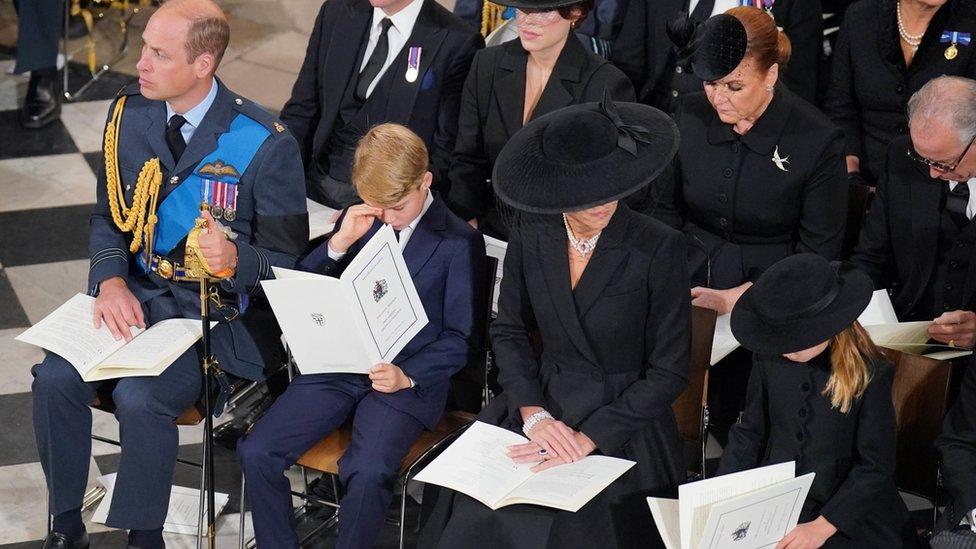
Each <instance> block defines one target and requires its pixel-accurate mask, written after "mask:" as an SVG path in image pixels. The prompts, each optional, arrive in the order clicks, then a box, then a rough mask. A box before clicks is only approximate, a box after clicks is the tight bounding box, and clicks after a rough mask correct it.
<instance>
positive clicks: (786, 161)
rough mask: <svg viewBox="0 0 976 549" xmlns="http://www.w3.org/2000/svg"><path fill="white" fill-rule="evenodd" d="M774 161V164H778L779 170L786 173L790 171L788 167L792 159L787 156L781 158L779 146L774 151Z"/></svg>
mask: <svg viewBox="0 0 976 549" xmlns="http://www.w3.org/2000/svg"><path fill="white" fill-rule="evenodd" d="M772 160H773V164H776V167H777V168H779V169H781V170H783V171H784V172H788V171H790V170H789V168H787V167H786V165H787V164H789V163H790V157H789V156H786V157H782V158H781V157H780V156H779V145H777V146H776V149H775V150H774V151H773V159H772Z"/></svg>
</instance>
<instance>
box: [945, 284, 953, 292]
mask: <svg viewBox="0 0 976 549" xmlns="http://www.w3.org/2000/svg"><path fill="white" fill-rule="evenodd" d="M945 289H946V291H948V292H951V291H952V284H946V285H945Z"/></svg>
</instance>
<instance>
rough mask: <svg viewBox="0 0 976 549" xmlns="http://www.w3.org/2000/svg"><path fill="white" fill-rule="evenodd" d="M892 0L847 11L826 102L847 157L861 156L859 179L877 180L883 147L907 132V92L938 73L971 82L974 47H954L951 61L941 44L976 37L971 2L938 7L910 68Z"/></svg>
mask: <svg viewBox="0 0 976 549" xmlns="http://www.w3.org/2000/svg"><path fill="white" fill-rule="evenodd" d="M895 1H896V0H861V1H860V2H857V3H855V4H852V5H851V7H849V8H848V9H847V13H846V14H845V16H844V24H843V26H842V27H841V30H840V37H839V38H838V41H837V48H836V49H835V50H834V59H833V79H832V82H831V85H830V88H829V91H828V93H827V100H826V102H825V104H824V110H825V112H826V113H827V114H828V115H829V116H830V118H831V119H833V120H834V122H836V123H837V124H838V125H839V126H840V127H841V129H843V130H844V134H845V136H846V138H847V154H848V155H853V156H857V157H859V158H860V160H861V172H862V175H864V177H865V178H866V179H867V180H868V181H869V182H871V183H874V182H875V181H876V180H877V179H878V178H879V177H881V171H882V169H883V164H884V157H885V150H886V149H887V147H888V144H889V143H890V142H891V140H892V139H894V138H895V137H897V136H899V135H905V134H907V132H908V121H907V119H906V118H905V108H906V106H907V105H908V99H909V98H910V97H911V96H912V94H913V93H915V92H916V91H918V89H919V88H921V87H922V85H924V84H925V83H926V82H928V81H929V80H931V79H932V78H935V77H936V76H941V75H943V74H949V75H959V76H966V77H969V78H974V77H976V55H974V54H973V49H974V48H976V44H973V45H970V46H963V45H959V46H958V50H959V54H958V56H957V57H956V58H955V59H953V60H951V61H950V60H948V59H946V58H945V55H944V54H945V50H946V47H947V46H948V44H941V43H939V38H940V36H941V34H942V31H943V30H950V31H962V32H968V33H972V34H973V37H974V38H976V8H974V7H973V6H972V2H971V1H970V0H963V1H959V0H949V1H948V2H947V3H946V4H945V5H943V6H942V7H941V8H940V9H939V11H938V13H936V15H935V17H934V18H933V19H932V22H931V23H930V24H929V28H928V31H926V33H925V36H924V37H923V38H922V44H921V45H920V46H919V48H918V51H917V52H916V53H915V58H914V60H913V61H912V64H911V66H909V67H906V66H905V58H904V56H903V55H902V51H901V45H900V38H899V36H898V27H897V17H896V14H895Z"/></svg>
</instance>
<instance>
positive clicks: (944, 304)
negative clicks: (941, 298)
mask: <svg viewBox="0 0 976 549" xmlns="http://www.w3.org/2000/svg"><path fill="white" fill-rule="evenodd" d="M942 310H943V311H950V310H952V307H951V306H950V305H949V304H948V303H943V304H942Z"/></svg>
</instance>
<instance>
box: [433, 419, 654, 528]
mask: <svg viewBox="0 0 976 549" xmlns="http://www.w3.org/2000/svg"><path fill="white" fill-rule="evenodd" d="M526 442H529V439H527V438H525V437H523V436H521V435H518V434H516V433H513V432H512V431H509V430H507V429H502V428H501V427H495V426H494V425H489V424H487V423H482V422H480V421H476V422H474V424H472V425H471V427H469V428H468V429H467V430H466V431H465V432H464V434H462V435H461V436H460V437H458V439H457V440H455V441H454V443H453V444H451V445H450V446H449V447H448V448H447V450H445V451H444V453H442V454H441V455H439V456H437V458H436V459H434V461H432V462H431V463H430V465H428V466H427V467H425V468H424V470H423V471H421V472H420V474H418V475H417V476H416V477H414V479H415V480H419V481H421V482H427V483H429V484H436V485H438V486H444V487H446V488H450V489H452V490H456V491H458V492H462V493H464V494H467V495H469V496H471V497H472V498H474V499H476V500H478V501H480V502H481V503H484V504H485V505H486V506H488V507H489V508H491V509H493V510H494V509H499V508H501V507H505V506H508V505H516V504H520V503H524V504H531V505H542V506H544V507H552V508H555V509H561V510H563V511H570V512H574V513H575V512H576V511H578V510H579V508H580V507H582V506H584V505H586V503H587V502H588V501H590V500H591V499H593V498H594V497H596V495H597V494H599V493H600V492H602V491H603V489H604V488H606V487H607V486H609V485H610V483H611V482H613V481H614V480H616V479H617V478H618V477H620V475H623V474H624V473H626V472H627V470H628V469H630V468H631V467H633V466H634V464H635V462H633V461H628V460H626V459H619V458H614V457H608V456H586V457H584V458H583V459H581V460H579V461H577V462H575V463H567V464H564V465H557V466H555V467H552V468H549V469H546V470H545V471H541V472H539V473H533V472H532V471H531V470H530V469H532V467H534V466H535V465H536V464H535V463H523V464H518V463H515V462H513V461H512V459H511V458H509V457H508V455H506V449H507V448H508V446H510V445H512V444H524V443H526Z"/></svg>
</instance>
